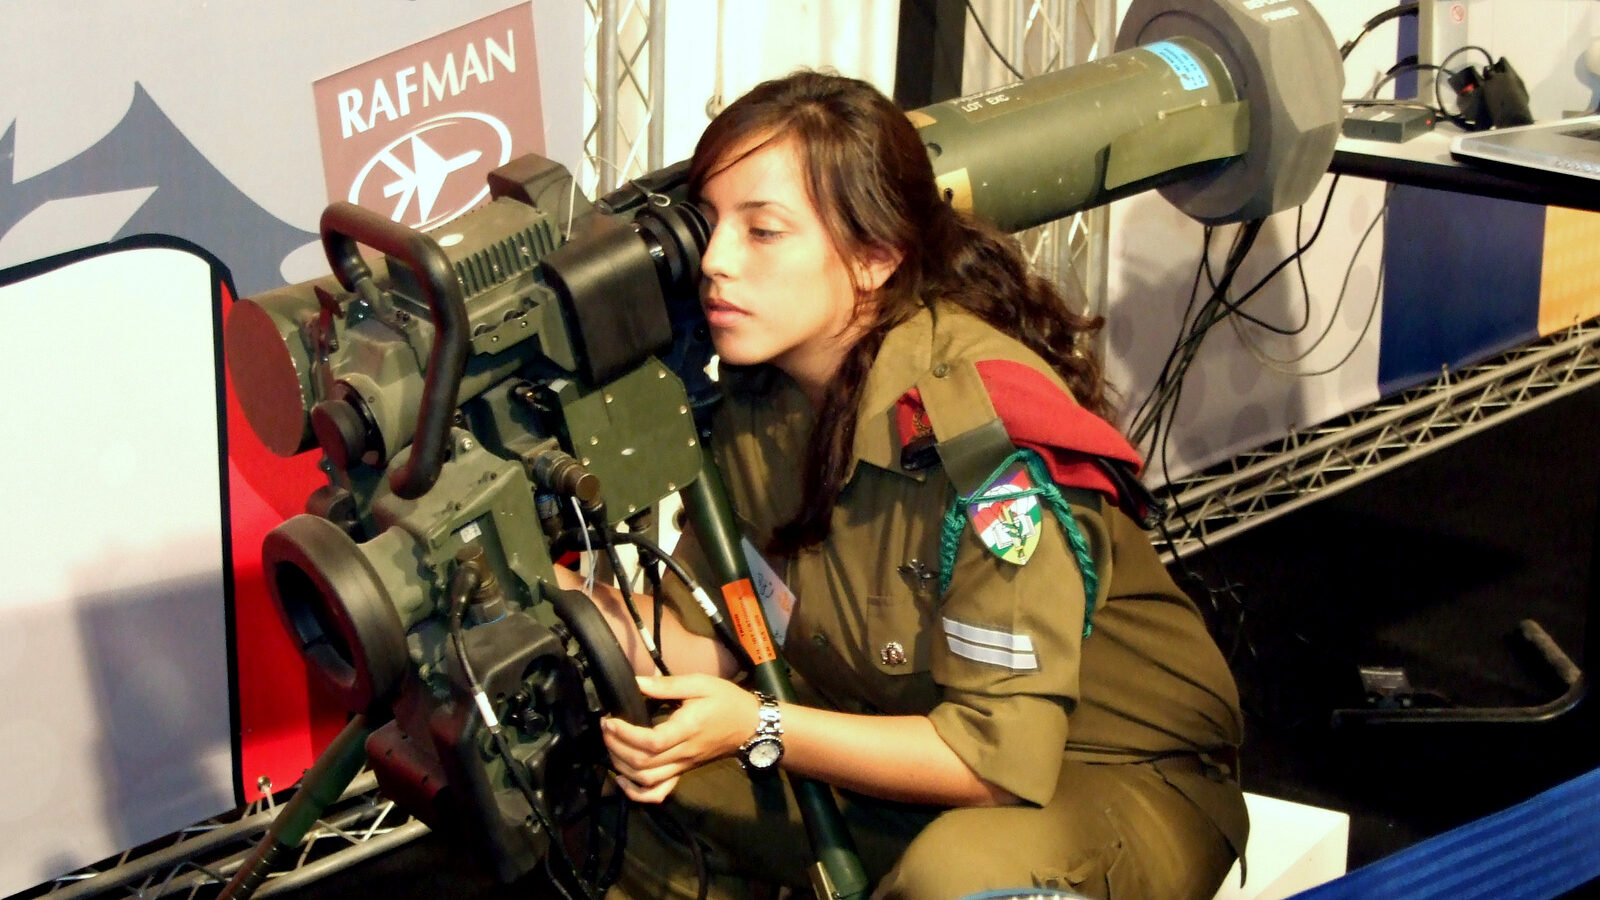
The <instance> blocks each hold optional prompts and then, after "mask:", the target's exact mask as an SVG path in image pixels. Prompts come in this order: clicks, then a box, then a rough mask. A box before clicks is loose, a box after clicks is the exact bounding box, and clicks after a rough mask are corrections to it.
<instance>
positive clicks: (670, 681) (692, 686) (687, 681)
mask: <svg viewBox="0 0 1600 900" xmlns="http://www.w3.org/2000/svg"><path fill="white" fill-rule="evenodd" d="M635 680H636V681H638V682H639V692H640V693H641V694H644V695H645V696H646V697H651V698H653V699H656V700H688V699H691V698H693V697H704V696H705V695H706V694H707V693H709V692H710V691H712V690H715V689H716V687H717V685H718V683H719V682H721V681H723V679H721V678H718V677H716V676H715V675H702V674H698V673H696V674H692V675H640V676H638V677H637V678H636V679H635Z"/></svg>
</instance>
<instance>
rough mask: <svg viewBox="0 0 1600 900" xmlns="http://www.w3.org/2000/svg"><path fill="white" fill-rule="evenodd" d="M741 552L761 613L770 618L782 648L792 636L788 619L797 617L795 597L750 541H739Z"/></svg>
mask: <svg viewBox="0 0 1600 900" xmlns="http://www.w3.org/2000/svg"><path fill="white" fill-rule="evenodd" d="M739 549H741V550H743V551H744V561H745V563H746V564H748V565H749V566H750V581H751V583H752V584H753V585H754V586H755V589H756V597H757V598H758V599H760V601H761V614H762V615H764V616H766V617H767V630H768V631H771V632H772V639H773V640H774V641H776V642H777V644H778V646H779V647H782V646H783V641H784V637H785V636H786V635H787V634H788V633H789V619H790V618H792V617H793V616H794V604H795V597H794V592H793V591H791V590H789V586H788V585H786V584H784V583H783V579H781V578H779V577H778V573H777V572H776V571H775V570H774V569H773V568H772V566H770V565H768V564H767V560H766V557H764V556H762V555H761V552H760V551H759V550H757V549H756V548H755V545H754V544H752V543H750V539H749V538H740V539H739Z"/></svg>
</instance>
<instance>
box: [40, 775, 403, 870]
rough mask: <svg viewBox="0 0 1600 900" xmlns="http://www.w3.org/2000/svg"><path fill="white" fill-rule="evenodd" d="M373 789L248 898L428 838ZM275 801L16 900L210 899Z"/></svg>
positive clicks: (347, 799)
mask: <svg viewBox="0 0 1600 900" xmlns="http://www.w3.org/2000/svg"><path fill="white" fill-rule="evenodd" d="M376 788H377V779H376V778H374V777H373V776H372V774H371V773H370V772H369V773H365V774H363V775H361V776H359V777H357V778H356V779H355V780H354V781H353V782H351V784H350V786H349V787H348V788H346V789H345V791H344V793H343V795H342V796H341V797H340V799H339V800H338V801H337V802H335V803H333V804H330V805H329V807H328V808H327V809H326V810H325V811H324V813H323V815H322V817H321V818H320V819H318V820H317V824H316V826H315V827H313V828H312V829H311V830H310V831H309V832H308V833H307V834H306V837H305V840H304V841H302V842H301V844H300V847H299V848H298V850H297V852H296V853H295V855H294V858H293V859H292V860H290V861H289V864H288V865H286V866H285V867H284V869H283V870H282V871H280V872H276V873H273V874H272V875H270V876H269V877H268V879H267V881H266V882H265V883H263V884H262V885H261V887H260V889H259V890H257V891H256V894H255V896H257V897H271V896H273V895H275V894H279V893H282V892H284V891H288V890H294V889H296V888H299V887H303V886H305V885H306V884H309V883H311V882H313V881H315V880H317V879H318V878H322V877H325V876H327V875H331V874H333V873H335V872H338V871H341V870H343V869H346V868H348V867H350V866H353V865H355V864H356V863H359V862H361V861H363V860H366V859H368V858H370V857H373V856H376V855H378V854H380V853H383V852H385V851H388V850H392V849H394V848H396V847H399V846H402V845H404V844H407V843H409V842H411V841H413V840H416V839H417V838H419V837H421V836H422V835H424V834H427V833H428V827H427V826H426V825H424V824H422V823H421V822H419V821H417V820H415V819H412V818H411V817H409V816H407V815H406V814H404V813H402V812H401V811H400V810H398V809H396V808H395V805H394V803H393V802H391V801H388V800H384V799H382V798H381V797H379V796H378V795H377V794H376V793H375V790H376ZM279 799H282V798H279V797H274V795H272V794H271V793H268V794H266V796H264V797H263V798H262V799H261V800H258V801H256V802H255V803H251V804H249V805H247V806H245V807H242V808H241V809H238V810H234V811H233V812H231V813H228V814H227V815H224V816H218V817H216V818H213V819H208V820H207V821H205V822H201V823H199V824H196V825H192V826H190V827H188V828H185V829H183V830H181V831H179V832H177V833H175V834H172V835H169V836H168V837H167V838H165V839H163V840H161V841H157V842H153V843H151V844H147V845H144V846H142V847H137V848H134V849H131V850H127V851H124V852H123V853H121V854H119V855H117V856H114V857H112V858H110V859H107V860H103V861H102V862H100V863H98V864H96V865H93V866H87V867H85V868H82V869H79V870H78V871H75V872H71V873H68V874H66V875H63V876H61V877H60V878H57V879H55V880H54V881H52V882H50V883H48V884H45V885H41V886H40V887H38V888H35V889H34V890H32V891H27V892H24V893H22V894H19V895H17V897H18V898H31V897H48V898H50V900H78V898H83V897H99V896H111V897H129V896H131V897H140V898H156V897H174V896H183V897H190V898H196V897H207V898H208V897H215V896H217V895H218V894H219V893H220V892H221V890H222V887H223V885H224V884H225V883H226V879H228V878H231V877H232V876H233V874H234V873H235V872H237V871H238V870H239V867H240V865H242V864H243V863H244V861H245V859H246V857H248V856H249V854H250V852H251V850H252V849H253V848H254V846H255V844H256V842H257V841H258V840H260V839H261V836H262V835H264V834H265V833H266V831H267V829H268V828H270V827H271V826H272V823H273V821H274V820H275V819H276V818H277V816H278V815H279V813H280V812H282V810H283V806H282V805H281V804H279V803H277V802H276V801H277V800H279Z"/></svg>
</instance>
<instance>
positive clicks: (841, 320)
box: [701, 140, 876, 400]
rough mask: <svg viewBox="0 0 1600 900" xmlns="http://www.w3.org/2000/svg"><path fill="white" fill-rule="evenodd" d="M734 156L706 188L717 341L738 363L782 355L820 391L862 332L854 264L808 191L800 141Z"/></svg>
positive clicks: (707, 301)
mask: <svg viewBox="0 0 1600 900" xmlns="http://www.w3.org/2000/svg"><path fill="white" fill-rule="evenodd" d="M757 143H759V142H752V143H751V144H750V145H746V147H741V148H739V150H741V151H742V150H745V149H746V148H747V147H749V146H752V145H754V144H757ZM731 158H733V159H735V160H736V161H735V162H734V163H732V164H731V165H728V166H726V168H723V169H722V170H721V171H719V172H717V173H716V174H715V175H713V176H712V177H711V178H710V179H709V180H707V181H706V183H705V185H704V186H703V189H702V200H703V203H704V206H705V208H706V214H707V216H708V217H709V218H710V220H711V222H712V225H713V230H712V232H711V243H710V244H709V245H708V246H707V247H706V252H705V256H704V257H703V259H702V262H701V268H702V273H703V280H702V291H701V299H702V302H703V305H704V307H705V313H706V322H707V323H708V324H709V325H710V327H711V338H712V342H713V343H714V344H715V345H716V348H717V353H718V354H720V355H721V357H722V358H723V359H724V360H726V361H727V362H729V363H732V364H734V365H753V364H756V363H768V362H770V363H772V364H774V365H776V366H777V367H778V368H779V369H781V370H783V371H784V372H786V373H787V374H788V375H789V376H790V377H791V378H793V379H795V381H796V382H798V383H799V385H800V387H801V388H802V389H803V390H805V391H806V393H807V394H808V395H810V396H811V397H812V399H813V400H816V399H817V397H818V396H820V392H821V389H822V387H823V386H824V385H826V384H827V381H828V379H830V378H831V377H832V376H833V373H834V371H835V370H836V369H837V368H838V365H839V362H840V360H841V359H842V358H843V356H844V352H845V350H846V349H848V348H849V346H850V344H851V342H852V341H853V340H854V339H855V337H856V334H857V328H858V326H857V324H856V320H855V316H854V315H853V313H854V311H855V305H856V296H857V294H856V283H854V282H852V280H851V278H852V266H851V264H850V263H848V262H847V261H846V260H845V259H844V258H843V257H842V256H841V255H840V253H839V251H838V250H837V249H836V248H835V247H834V245H833V241H832V240H831V239H830V238H829V236H828V232H827V230H826V229H825V228H824V226H823V223H822V219H821V216H820V215H819V214H818V212H817V210H816V208H815V206H814V205H813V204H812V202H811V199H810V197H808V196H807V193H806V186H805V174H804V171H803V170H802V169H801V165H800V158H799V150H798V148H797V147H796V145H795V144H794V142H793V141H791V140H777V141H772V142H770V143H767V144H766V145H765V146H760V147H758V148H757V149H755V150H754V151H752V152H749V153H747V154H745V155H743V156H742V157H741V156H740V154H739V153H738V152H735V153H734V154H731ZM856 268H857V269H860V268H862V267H860V266H857V267H856ZM863 274H866V275H867V279H866V280H867V282H868V284H867V285H866V286H867V287H869V288H870V287H875V286H876V285H873V284H871V283H870V282H871V280H872V279H871V275H870V273H865V272H864V273H863Z"/></svg>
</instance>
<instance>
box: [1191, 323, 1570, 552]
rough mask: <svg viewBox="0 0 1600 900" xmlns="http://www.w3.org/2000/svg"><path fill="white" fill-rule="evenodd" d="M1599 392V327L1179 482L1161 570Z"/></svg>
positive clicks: (1556, 338) (1472, 369) (1545, 342)
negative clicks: (1521, 418)
mask: <svg viewBox="0 0 1600 900" xmlns="http://www.w3.org/2000/svg"><path fill="white" fill-rule="evenodd" d="M1594 384H1600V320H1590V321H1588V322H1583V323H1579V324H1577V325H1573V326H1572V327H1570V328H1567V329H1566V330H1564V331H1560V332H1557V333H1555V334H1552V335H1550V336H1548V337H1546V338H1544V339H1542V340H1539V341H1536V342H1534V343H1531V344H1528V345H1526V346H1522V347H1518V348H1516V349H1513V350H1510V351H1507V352H1506V353H1504V354H1502V355H1500V356H1499V357H1496V358H1494V359H1491V360H1488V361H1486V362H1482V363H1479V364H1477V365H1474V366H1468V367H1465V368H1462V369H1460V370H1458V371H1455V372H1450V371H1445V372H1444V373H1443V374H1441V375H1440V377H1439V378H1437V379H1435V380H1434V381H1432V382H1430V383H1428V384H1425V385H1422V386H1420V387H1416V388H1412V389H1410V390H1407V391H1402V392H1401V393H1399V394H1398V395H1396V396H1394V397H1392V398H1389V399H1385V400H1381V401H1379V402H1377V403H1374V404H1372V405H1370V406H1367V407H1364V408H1362V409H1359V410H1356V411H1354V412H1351V413H1347V414H1345V415H1343V416H1341V417H1339V418H1337V419H1334V420H1332V421H1329V422H1325V423H1323V424H1321V425H1319V426H1317V427H1315V428H1310V429H1306V430H1304V431H1296V432H1292V433H1291V434H1289V436H1288V437H1285V438H1284V439H1282V440H1281V441H1278V442H1276V443H1274V444H1270V445H1268V446H1265V447H1262V448H1261V449H1259V450H1255V451H1253V452H1250V453H1245V454H1242V455H1240V456H1237V457H1235V458H1233V459H1231V460H1229V461H1227V462H1225V463H1222V464H1220V465H1217V466H1213V467H1212V468H1210V469H1207V470H1205V471H1204V472H1200V473H1198V474H1196V475H1193V476H1191V477H1189V478H1186V479H1182V480H1180V481H1178V482H1177V483H1175V484H1173V485H1172V486H1171V487H1170V488H1169V489H1168V490H1167V491H1166V495H1167V499H1168V501H1169V502H1170V503H1171V512H1170V513H1169V515H1168V517H1167V521H1166V523H1165V526H1164V527H1165V530H1166V532H1167V533H1168V534H1170V535H1171V536H1172V541H1171V545H1170V547H1169V548H1168V550H1167V554H1166V557H1167V561H1169V562H1170V561H1171V560H1172V559H1174V558H1177V557H1182V556H1187V555H1188V554H1190V553H1193V552H1194V551H1196V550H1199V549H1202V548H1204V547H1206V546H1209V545H1213V544H1217V543H1219V542H1221V541H1224V540H1226V539H1228V538H1230V537H1232V536H1234V535H1236V534H1239V533H1241V532H1243V531H1245V530H1246V529H1248V528H1251V527H1253V526H1255V525H1259V524H1261V523H1263V522H1268V521H1271V520H1272V519H1274V518H1276V517H1278V516H1281V515H1283V514H1284V513H1287V512H1290V511H1291V510H1294V509H1298V508H1300V507H1301V506H1304V505H1306V504H1307V503H1310V502H1311V501H1313V500H1315V499H1318V498H1320V497H1324V496H1328V495H1329V494H1331V493H1334V492H1337V491H1341V490H1345V489H1346V488H1351V487H1354V486H1356V485H1358V484H1360V483H1362V482H1363V481H1366V480H1368V479H1370V478H1373V477H1375V476H1377V475H1381V474H1383V473H1384V472H1388V471H1390V470H1392V469H1395V468H1398V467H1399V466H1401V465H1403V464H1405V463H1407V462H1410V461H1411V460H1414V459H1418V458H1420V457H1422V456H1425V455H1426V454H1428V453H1432V452H1433V451H1435V450H1439V449H1441V448H1443V447H1447V446H1449V445H1451V444H1453V443H1455V442H1456V441H1459V440H1461V439H1463V438H1466V437H1468V436H1470V435H1472V434H1475V433H1477V432H1480V431H1482V430H1484V429H1486V428H1490V427H1493V426H1495V425H1499V424H1501V423H1503V422H1506V421H1508V420H1510V419H1512V418H1514V417H1515V416H1517V415H1519V414H1521V413H1524V412H1527V411H1529V410H1531V409H1536V408H1538V407H1539V406H1541V405H1543V404H1545V403H1548V402H1550V401H1552V400H1555V399H1557V398H1558V397H1562V396H1565V395H1567V394H1571V393H1574V392H1576V391H1578V390H1581V389H1583V388H1585V387H1589V386H1591V385H1594Z"/></svg>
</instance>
